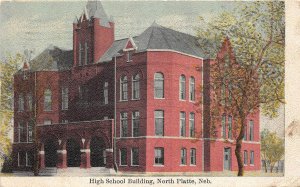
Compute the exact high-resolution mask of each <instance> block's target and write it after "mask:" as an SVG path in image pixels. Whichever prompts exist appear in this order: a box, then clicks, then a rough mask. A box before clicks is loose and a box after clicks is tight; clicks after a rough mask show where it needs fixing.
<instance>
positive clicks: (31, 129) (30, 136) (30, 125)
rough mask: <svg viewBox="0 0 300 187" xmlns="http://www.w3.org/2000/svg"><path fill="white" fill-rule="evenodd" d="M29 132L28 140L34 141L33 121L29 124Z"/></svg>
mask: <svg viewBox="0 0 300 187" xmlns="http://www.w3.org/2000/svg"><path fill="white" fill-rule="evenodd" d="M27 132H28V138H27V140H28V142H32V140H33V123H32V122H29V123H28V126H27Z"/></svg>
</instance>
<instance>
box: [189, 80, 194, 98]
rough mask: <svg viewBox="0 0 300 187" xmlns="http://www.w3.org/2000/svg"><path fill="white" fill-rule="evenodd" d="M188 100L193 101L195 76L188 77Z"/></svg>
mask: <svg viewBox="0 0 300 187" xmlns="http://www.w3.org/2000/svg"><path fill="white" fill-rule="evenodd" d="M189 95H190V101H195V78H194V77H191V78H190V94H189Z"/></svg>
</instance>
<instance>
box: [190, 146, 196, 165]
mask: <svg viewBox="0 0 300 187" xmlns="http://www.w3.org/2000/svg"><path fill="white" fill-rule="evenodd" d="M191 165H196V149H195V148H192V149H191Z"/></svg>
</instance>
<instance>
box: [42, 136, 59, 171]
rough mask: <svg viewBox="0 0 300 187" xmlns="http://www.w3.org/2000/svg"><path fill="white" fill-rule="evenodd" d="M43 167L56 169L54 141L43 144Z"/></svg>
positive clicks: (55, 146) (55, 145) (55, 143)
mask: <svg viewBox="0 0 300 187" xmlns="http://www.w3.org/2000/svg"><path fill="white" fill-rule="evenodd" d="M44 150H45V166H46V167H56V163H57V142H56V141H55V140H54V139H48V140H46V142H45V144H44Z"/></svg>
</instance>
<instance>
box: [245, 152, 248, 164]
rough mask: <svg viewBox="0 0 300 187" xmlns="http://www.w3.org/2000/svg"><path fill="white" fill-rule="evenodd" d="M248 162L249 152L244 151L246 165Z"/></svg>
mask: <svg viewBox="0 0 300 187" xmlns="http://www.w3.org/2000/svg"><path fill="white" fill-rule="evenodd" d="M247 164H248V152H247V151H244V165H247Z"/></svg>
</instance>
